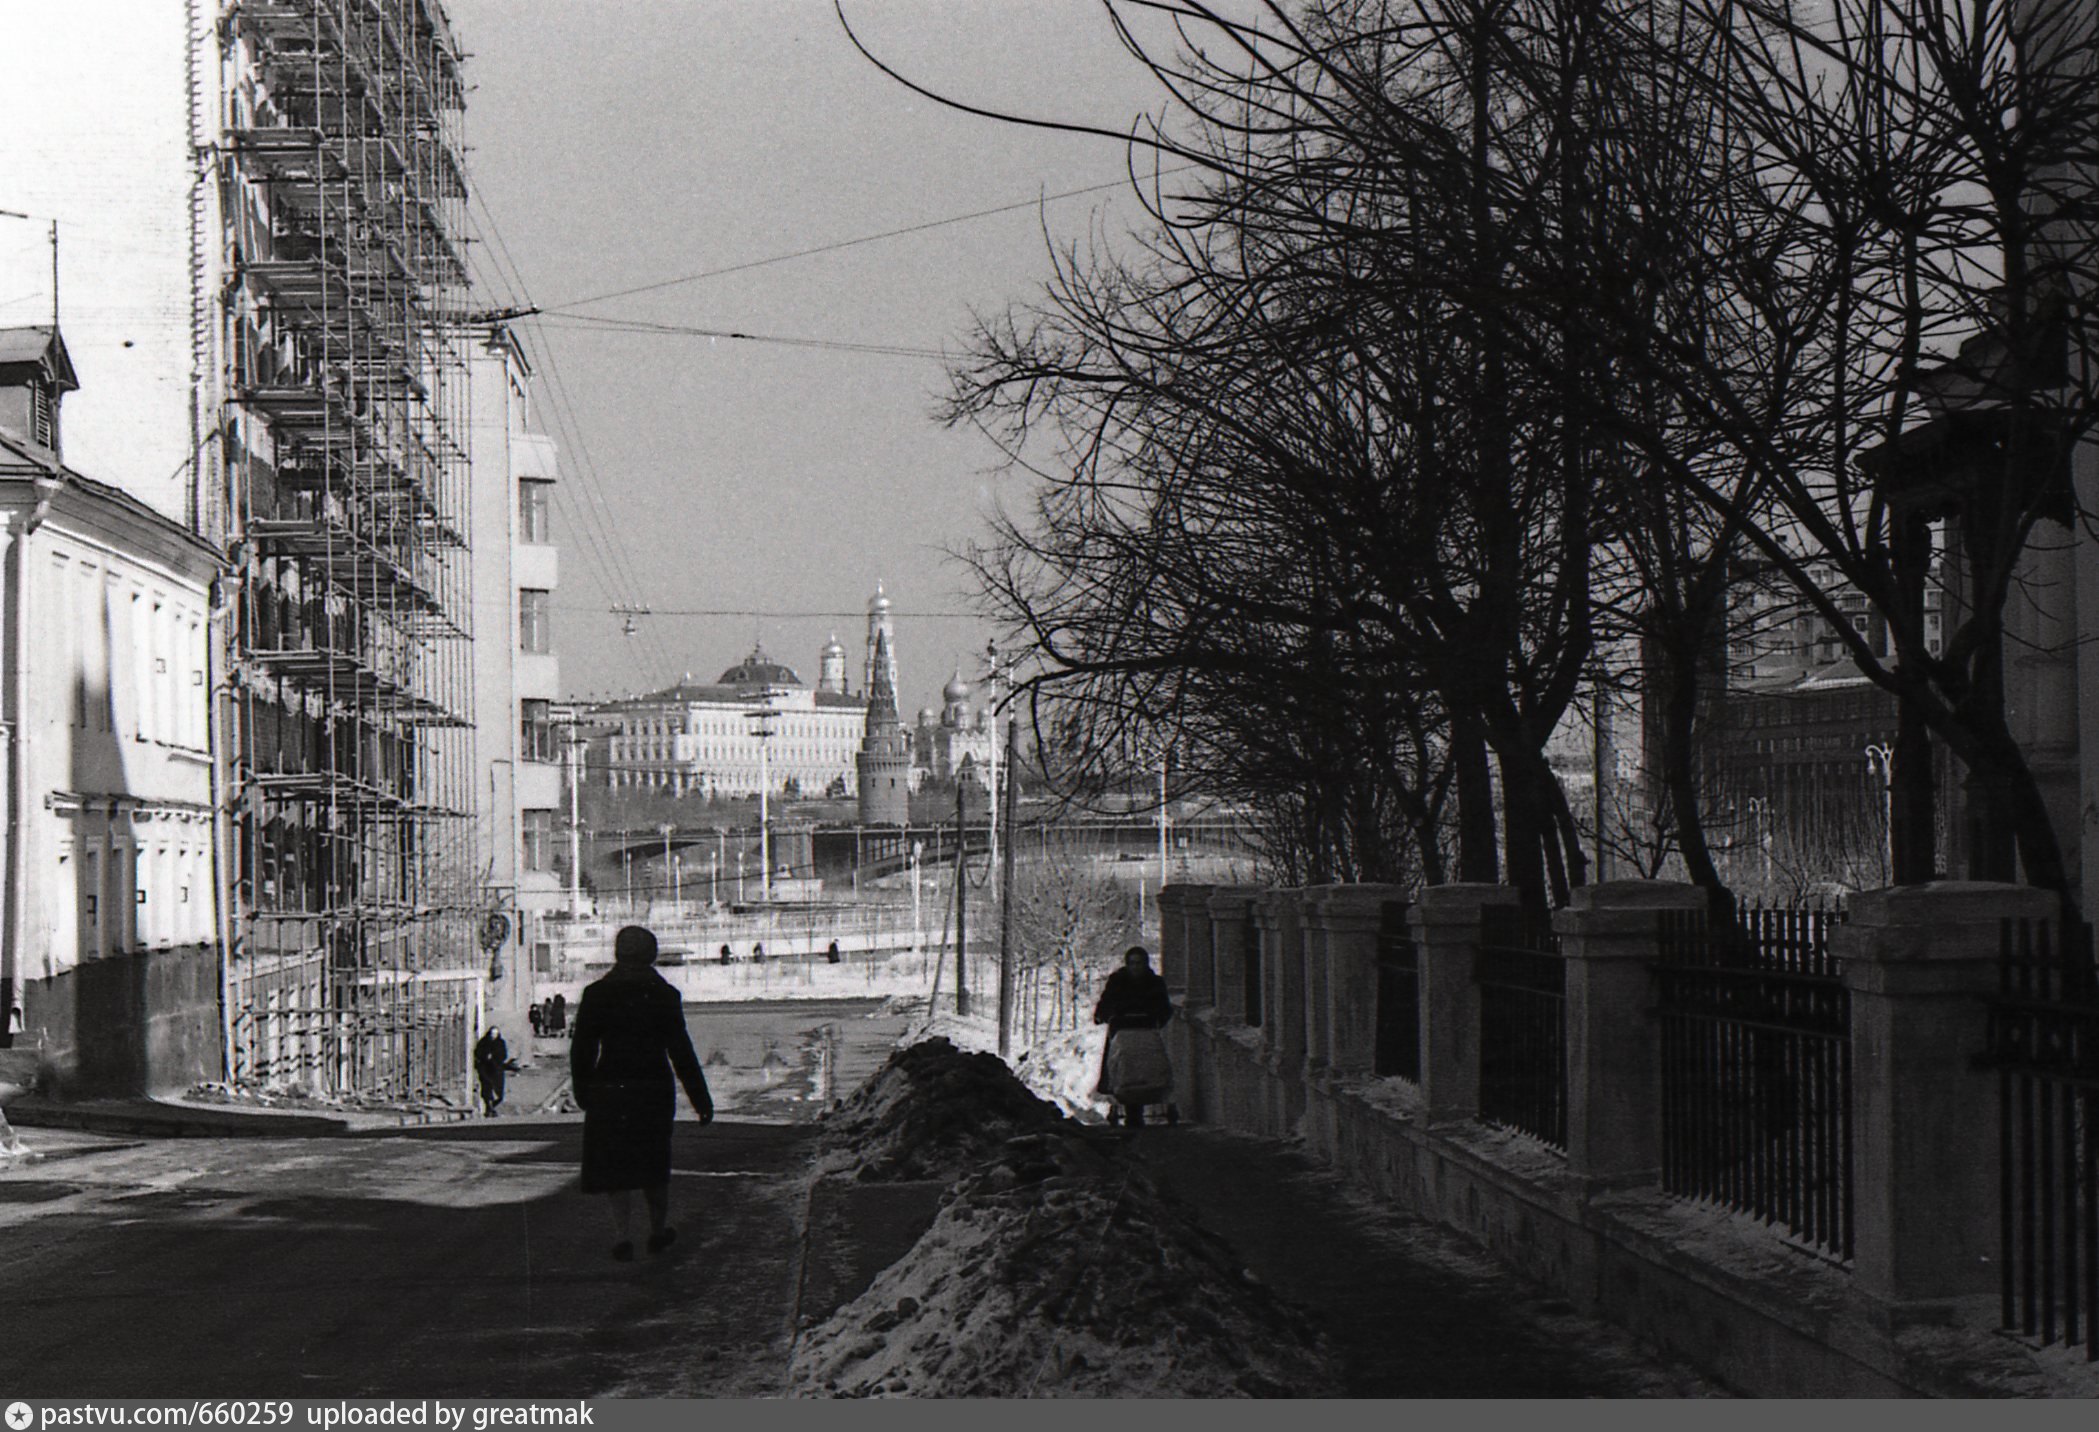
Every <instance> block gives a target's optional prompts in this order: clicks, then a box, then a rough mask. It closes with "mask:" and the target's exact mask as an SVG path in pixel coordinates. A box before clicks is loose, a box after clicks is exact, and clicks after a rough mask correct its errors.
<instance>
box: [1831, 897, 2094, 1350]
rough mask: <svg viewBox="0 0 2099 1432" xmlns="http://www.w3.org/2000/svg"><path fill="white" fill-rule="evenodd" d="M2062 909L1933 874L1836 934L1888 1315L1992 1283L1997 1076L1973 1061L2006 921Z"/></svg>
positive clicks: (1860, 903) (1865, 1215)
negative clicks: (1934, 877) (1931, 879)
mask: <svg viewBox="0 0 2099 1432" xmlns="http://www.w3.org/2000/svg"><path fill="white" fill-rule="evenodd" d="M2056 910H2057V906H2056V902H2055V900H2054V898H2053V897H2052V896H2050V895H2049V894H2048V893H2047V892H2045V891H2041V890H2035V889H2032V888H2031V887H2028V886H2019V885H1997V884H1989V883H1984V882H1971V881H1939V882H1936V883H1933V884H1930V885H1920V886H1908V887H1903V888H1898V889H1892V890H1876V891H1873V892H1871V893H1870V894H1864V895H1855V896H1853V897H1852V900H1851V915H1850V919H1849V920H1848V922H1847V923H1845V924H1843V925H1840V926H1839V927H1838V928H1837V929H1836V930H1835V931H1834V932H1833V933H1832V934H1831V936H1830V948H1831V951H1832V952H1833V953H1834V954H1836V955H1837V956H1838V957H1839V958H1841V959H1842V960H1843V962H1844V985H1845V987H1846V988H1847V989H1849V990H1850V991H1851V1090H1852V1092H1851V1110H1852V1112H1851V1149H1852V1155H1851V1157H1852V1176H1853V1180H1854V1182H1853V1192H1852V1199H1853V1213H1854V1224H1853V1227H1854V1241H1853V1249H1854V1257H1855V1267H1856V1270H1857V1277H1858V1282H1859V1286H1860V1287H1861V1288H1862V1289H1863V1290H1865V1291H1866V1292H1867V1293H1869V1294H1872V1295H1873V1296H1875V1297H1876V1298H1878V1299H1879V1300H1880V1301H1881V1302H1882V1303H1883V1304H1884V1305H1885V1306H1887V1307H1889V1308H1890V1309H1891V1310H1896V1309H1901V1308H1903V1307H1905V1306H1907V1307H1910V1308H1916V1307H1918V1305H1922V1304H1932V1303H1943V1302H1945V1301H1946V1300H1949V1299H1954V1298H1960V1297H1966V1296H1969V1295H1972V1294H1979V1293H1990V1292H1994V1291H1995V1290H1996V1288H1997V1286H1998V1276H1999V1269H1998V1266H1997V1261H1996V1260H1997V1256H1998V1246H1997V1240H1998V1221H1997V1220H1998V1207H1997V1205H1998V1190H1997V1138H1998V1112H1997V1090H1996V1079H1995V1077H1994V1076H1993V1075H1991V1074H1989V1073H1987V1072H1982V1071H1978V1070H1976V1069H1974V1068H1972V1067H1971V1061H1972V1059H1973V1057H1974V1056H1975V1055H1976V1054H1978V1053H1980V1052H1981V1051H1982V1048H1983V1042H1984V1039H1985V1037H1986V1033H1987V1020H1988V996H1990V995H1991V994H1993V993H1994V992H1995V991H1996V989H1997V959H1998V948H1999V943H1998V942H1999V930H2000V922H2001V921H2003V920H2004V919H2005V918H2007V917H2011V918H2018V919H2029V920H2041V919H2046V918H2049V917H2051V916H2053V915H2054V914H2055V913H2056Z"/></svg>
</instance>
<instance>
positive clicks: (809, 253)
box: [546, 164, 1200, 313]
mask: <svg viewBox="0 0 2099 1432" xmlns="http://www.w3.org/2000/svg"><path fill="white" fill-rule="evenodd" d="M1199 167H1200V166H1198V165H1194V164H1181V165H1176V166H1174V167H1173V168H1171V169H1162V170H1160V171H1159V173H1160V174H1161V175H1166V174H1178V173H1180V172H1182V171H1183V170H1187V169H1195V168H1199ZM1129 182H1130V181H1129V178H1128V176H1127V175H1126V176H1124V177H1123V178H1121V179H1113V180H1110V181H1108V182H1107V183H1105V184H1088V185H1086V186H1084V187H1083V188H1078V189H1066V190H1064V191H1063V192H1062V193H1059V194H1038V195H1037V196H1036V197H1034V198H1032V199H1021V200H1016V201H1015V202H1013V203H1011V204H1000V205H997V206H996V207H994V208H990V209H977V210H974V211H972V212H970V213H967V214H950V215H948V216H947V217H946V218H943V219H928V220H926V221H925V222H924V223H919V224H906V225H905V226H904V227H903V228H901V229H884V230H882V231H881V232H880V233H875V234H861V235H860V236H858V237H857V238H851V239H840V240H837V241H836V242H834V243H828V244H817V245H814V246H812V247H810V248H806V249H795V250H793V251H792V252H789V253H784V254H773V255H771V256H769V257H767V258H762V259H749V260H746V261H745V262H743V263H737V264H727V265H724V266H723V267H721V268H717V269H703V270H701V271H700V272H698V273H689V274H683V275H680V276H679V277H677V278H666V279H658V280H656V281H655V282H653V283H644V284H637V285H635V286H634V287H632V288H621V289H614V290H613V291H612V292H610V293H597V294H592V295H590V296H589V297H588V298H572V299H569V300H568V301H567V302H565V303H557V304H552V305H549V306H548V308H547V310H546V311H547V312H548V313H564V312H567V311H568V310H570V309H577V308H584V307H587V306H589V305H592V304H599V303H610V302H612V300H614V299H616V298H632V297H633V296H634V295H636V294H641V293H656V292H658V291H660V290H662V289H666V288H677V287H680V286H681V285H684V284H688V283H701V282H704V281H705V280H707V279H710V278H722V277H725V276H727V275H729V274H734V273H745V272H747V271H749V270H751V269H758V268H766V267H768V266H770V265H772V264H784V263H789V262H791V261H793V260H795V259H806V258H813V257H815V256H816V255H818V254H835V253H838V252H839V251H841V250H843V249H851V248H858V247H859V246H860V245H862V244H873V243H879V242H881V241H882V240H884V239H900V238H903V237H905V236H906V235H908V234H923V233H925V232H927V231H928V230H931V229H943V228H946V227H948V226H949V225H951V224H967V223H972V222H974V221H975V220H978V219H989V218H993V217H996V216H997V215H1000V214H1013V213H1018V212H1019V211H1021V210H1022V209H1034V208H1039V207H1041V206H1042V205H1044V204H1054V203H1056V202H1058V201H1059V200H1062V199H1076V198H1079V197H1080V196H1082V195H1085V194H1098V193H1101V192H1102V191H1104V190H1108V189H1120V188H1123V187H1125V186H1126V185H1128V184H1129Z"/></svg>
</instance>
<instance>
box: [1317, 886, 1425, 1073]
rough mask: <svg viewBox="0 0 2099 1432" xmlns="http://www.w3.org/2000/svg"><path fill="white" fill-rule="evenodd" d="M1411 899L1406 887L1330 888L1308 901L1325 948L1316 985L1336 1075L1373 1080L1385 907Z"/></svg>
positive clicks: (1327, 1048) (1322, 1025) (1329, 1062)
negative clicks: (1379, 948) (1379, 950)
mask: <svg viewBox="0 0 2099 1432" xmlns="http://www.w3.org/2000/svg"><path fill="white" fill-rule="evenodd" d="M1406 898H1407V890H1406V887H1405V886H1401V885H1369V884H1365V885H1329V886H1325V887H1322V888H1321V889H1320V890H1318V891H1316V892H1314V893H1313V894H1312V896H1311V898H1310V899H1309V900H1308V901H1307V905H1306V912H1305V922H1306V924H1307V925H1309V926H1311V927H1312V929H1313V931H1314V934H1313V937H1312V938H1313V940H1314V941H1315V942H1316V943H1317V944H1318V946H1319V947H1320V957H1319V962H1318V968H1319V977H1318V978H1317V979H1316V980H1315V981H1314V986H1315V988H1317V989H1318V991H1319V992H1320V994H1321V995H1322V996H1323V997H1324V1003H1325V1008H1324V1010H1323V1011H1322V1012H1321V1015H1320V1017H1319V1018H1318V1019H1316V1020H1315V1021H1314V1022H1315V1024H1316V1025H1317V1026H1318V1028H1319V1029H1320V1031H1321V1032H1322V1033H1323V1035H1324V1037H1325V1043H1324V1049H1323V1052H1324V1054H1325V1057H1326V1065H1327V1068H1328V1069H1329V1070H1330V1071H1332V1072H1333V1073H1334V1074H1336V1075H1367V1074H1369V1073H1371V1072H1372V1070H1373V1068H1374V1067H1375V1065H1376V1062H1377V979H1378V973H1377V938H1378V931H1379V930H1380V928H1381V927H1382V925H1383V923H1384V914H1385V902H1386V901H1388V900H1404V899H1406Z"/></svg>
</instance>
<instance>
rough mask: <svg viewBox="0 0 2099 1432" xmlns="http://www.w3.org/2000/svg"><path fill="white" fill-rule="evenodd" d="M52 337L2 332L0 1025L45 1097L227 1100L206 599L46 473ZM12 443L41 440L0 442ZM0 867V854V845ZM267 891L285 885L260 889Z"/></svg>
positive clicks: (163, 521) (160, 546)
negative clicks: (38, 1074)
mask: <svg viewBox="0 0 2099 1432" xmlns="http://www.w3.org/2000/svg"><path fill="white" fill-rule="evenodd" d="M71 386H72V366H71V364H70V362H69V361H68V359H67V357H66V352H65V345H64V343H63V342H62V341H61V340H60V339H59V337H58V335H57V333H56V332H54V331H53V330H51V329H48V328H39V329H30V330H15V331H9V332H0V527H4V538H0V540H4V542H5V545H6V562H5V574H4V586H0V629H4V630H5V632H6V637H5V650H6V653H7V660H6V664H5V667H4V670H0V683H4V699H0V707H4V713H5V721H6V726H5V732H6V741H7V744H8V748H9V749H8V752H7V761H8V765H9V767H10V769H13V770H15V771H16V772H17V773H18V774H17V778H16V779H15V780H14V781H12V782H10V783H7V784H6V786H5V790H4V791H0V800H4V801H5V802H6V804H7V806H8V810H7V814H6V820H5V824H4V829H5V830H6V831H7V832H9V833H10V838H11V839H12V841H13V842H14V848H12V849H4V850H0V869H4V872H5V874H4V879H5V881H6V883H7V887H8V889H7V893H6V901H5V907H4V908H5V912H6V914H5V919H6V921H7V924H8V929H7V931H6V941H5V945H4V947H0V1013H4V1012H5V1011H6V1010H7V1009H9V1008H12V1007H13V1006H15V1005H16V1004H19V1005H20V1006H21V1009H22V1017H23V1026H24V1031H23V1034H22V1035H21V1036H19V1037H18V1038H26V1039H27V1040H29V1041H30V1042H31V1043H33V1044H34V1045H36V1046H38V1047H39V1048H40V1049H41V1051H42V1055H43V1058H42V1063H43V1065H44V1069H45V1073H46V1077H47V1078H48V1079H49V1080H50V1081H51V1084H52V1086H53V1087H54V1088H56V1089H57V1090H59V1091H61V1092H82V1093H85V1092H138V1091H140V1090H147V1091H154V1090H166V1089H182V1088H187V1087H188V1086H190V1085H191V1084H194V1083H196V1082H197V1081H198V1080H200V1079H217V1078H223V1077H224V1075H225V1069H226V1059H225V1045H224V1038H223V1031H222V1028H221V1025H220V1018H219V1000H220V985H219V953H218V952H219V941H220V928H219V926H220V912H221V909H222V906H221V901H220V881H221V880H222V879H224V878H226V872H225V870H224V869H223V867H222V866H220V865H219V864H218V862H217V861H215V860H214V858H213V850H214V846H215V829H214V821H213V804H212V776H211V771H212V757H211V690H212V669H211V665H212V663H211V656H210V651H211V642H210V628H211V622H212V580H213V577H214V576H215V575H216V574H217V572H218V570H219V560H218V557H217V555H216V554H215V553H214V552H213V551H212V549H211V548H210V547H209V546H208V545H207V544H206V543H204V542H203V541H201V540H200V539H198V538H196V537H193V536H191V535H190V534H189V533H188V532H187V531H185V530H184V529H183V528H182V527H181V526H180V525H179V524H177V523H175V522H172V521H170V520H169V519H167V518H166V517H163V516H161V515H159V514H158V513H156V512H154V511H153V510H152V509H151V508H149V507H148V506H146V505H145V504H144V503H143V502H141V501H139V500H138V499H136V498H134V497H131V496H129V495H128V494H126V493H123V492H121V491H119V490H117V489H116V488H113V487H109V486H106V485H105V484H103V483H100V482H96V481H94V480H92V479H90V478H87V477H85V476H83V475H81V474H80V473H77V472H75V471H73V470H72V469H70V468H68V467H66V466H65V465H64V462H63V460H62V459H61V457H60V454H59V451H58V448H57V444H58V441H59V431H60V430H59V423H58V400H59V398H60V396H61V395H62V394H63V392H64V391H65V390H66V389H67V388H69V387H71ZM17 422H21V423H24V424H25V425H26V426H27V427H28V428H29V429H31V430H32V431H33V432H35V433H36V434H38V437H35V438H32V437H31V436H29V434H28V433H24V432H21V431H18V430H16V428H15V424H16V423H17ZM0 845H4V843H0ZM260 874H261V876H262V878H264V879H272V880H274V879H279V878H285V877H284V875H283V874H282V873H281V872H278V871H276V870H271V871H268V872H260Z"/></svg>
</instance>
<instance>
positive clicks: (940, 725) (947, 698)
mask: <svg viewBox="0 0 2099 1432" xmlns="http://www.w3.org/2000/svg"><path fill="white" fill-rule="evenodd" d="M970 694H971V693H970V687H969V683H968V682H966V681H964V680H963V679H962V673H961V672H960V671H957V672H956V673H955V674H954V676H953V677H952V678H951V679H950V680H949V681H948V684H947V685H946V686H945V687H943V688H942V689H941V693H940V695H941V703H942V704H941V708H940V710H939V711H938V712H935V711H934V710H933V709H932V708H931V707H930V706H929V707H927V708H925V709H924V710H922V711H920V712H919V713H918V724H917V725H916V726H915V727H914V728H913V729H912V732H911V759H912V762H913V763H914V764H915V765H916V766H917V768H918V772H919V775H920V777H921V778H931V779H933V780H939V781H948V780H955V779H957V778H962V779H967V780H973V781H975V782H976V783H977V784H978V785H980V786H984V787H986V788H988V787H989V786H990V783H991V764H992V755H991V748H992V744H993V742H994V741H995V740H996V739H997V738H996V737H995V736H994V735H993V734H992V726H991V708H990V707H989V706H985V707H983V708H982V709H980V710H975V711H972V710H971V708H970Z"/></svg>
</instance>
